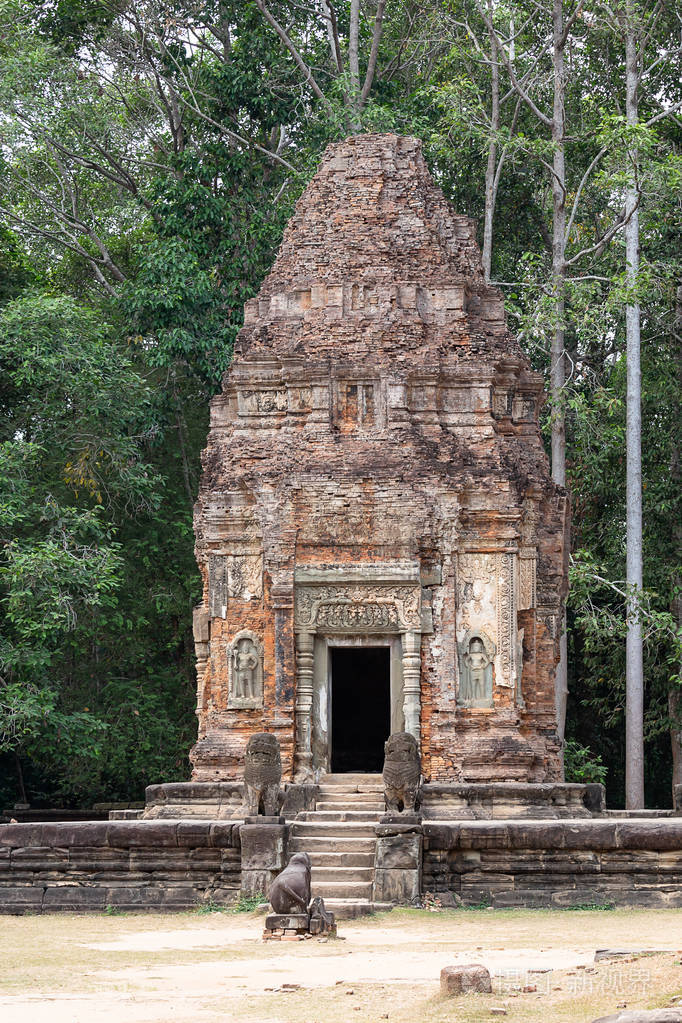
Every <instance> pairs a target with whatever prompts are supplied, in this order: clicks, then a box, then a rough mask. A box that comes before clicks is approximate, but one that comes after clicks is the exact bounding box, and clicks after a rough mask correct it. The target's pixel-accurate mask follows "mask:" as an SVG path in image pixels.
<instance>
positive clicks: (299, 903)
mask: <svg viewBox="0 0 682 1023" xmlns="http://www.w3.org/2000/svg"><path fill="white" fill-rule="evenodd" d="M310 876H311V870H310V856H308V853H304V852H301V853H294V855H293V856H292V857H291V859H290V860H289V862H288V863H287V865H286V867H285V868H284V870H283V871H282V872H281V874H278V875H277V877H276V878H275V880H274V881H273V882H272V884H271V885H270V891H269V892H268V898H269V900H270V905H271V906H272V908H273V910H274V911H275V913H306V914H307V912H308V905H309V904H310Z"/></svg>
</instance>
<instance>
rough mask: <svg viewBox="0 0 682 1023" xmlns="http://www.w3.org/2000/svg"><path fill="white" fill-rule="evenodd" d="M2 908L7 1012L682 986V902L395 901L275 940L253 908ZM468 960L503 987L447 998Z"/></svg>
mask: <svg viewBox="0 0 682 1023" xmlns="http://www.w3.org/2000/svg"><path fill="white" fill-rule="evenodd" d="M0 919H1V923H0V1021H2V1023H48V1021H49V1023H114V1021H116V1023H123V1021H125V1023H138V1021H139V1023H157V1021H158V1023H160V1021H163V1023H168V1021H169V1020H172V1023H189V1021H192V1023H213V1021H218V1020H220V1021H223V1020H224V1021H235V1023H236V1021H239V1023H242V1021H244V1023H299V1021H300V1023H347V1021H348V1020H349V1019H351V1020H353V1021H358V1023H379V1021H381V1020H384V1019H389V1020H390V1021H392V1023H415V1021H424V1023H446V1021H447V1023H457V1021H461V1023H472V1021H478V1020H492V1019H496V1018H505V1019H507V1020H509V1021H510V1023H534V1021H538V1023H555V1021H556V1023H569V1021H570V1023H582V1021H585V1023H588V1021H590V1020H592V1019H594V1018H595V1017H597V1016H599V1015H604V1014H606V1013H608V1012H614V1011H615V1010H616V1008H617V1007H619V1006H621V1005H625V1004H626V1005H627V1007H628V1008H636V1007H647V1008H654V1007H657V1006H661V1005H670V1004H673V999H674V998H675V996H678V995H682V966H681V965H680V957H681V954H682V953H681V952H680V951H679V950H682V913H680V912H676V911H657V912H649V911H642V910H630V911H627V910H617V911H612V912H598V911H597V912H595V911H575V912H569V911H563V912H561V911H526V910H513V911H492V910H467V911H464V910H449V911H442V912H437V913H430V912H427V911H418V910H396V911H394V912H393V913H389V914H385V915H381V916H378V917H374V918H371V919H366V920H359V921H348V922H343V921H342V922H341V923H340V926H339V934H340V937H341V939H342V940H338V941H317V940H311V941H306V942H298V943H294V942H290V943H273V942H269V943H267V944H266V943H264V942H262V940H261V931H262V917H259V916H257V915H255V914H243V913H210V914H198V913H195V914H190V913H188V914H181V915H177V916H145V915H135V914H122V915H117V916H79V915H62V916H45V917H4V918H0ZM603 948H610V949H619V950H629V952H630V954H628V955H626V956H624V957H620V958H615V957H614V958H611V959H607V960H603V961H602V962H599V963H596V964H595V962H594V957H595V951H596V950H597V949H603ZM642 953H648V954H642ZM651 953H656V954H651ZM472 962H477V963H482V964H484V965H485V966H487V967H488V969H489V970H490V972H491V974H492V975H493V990H494V993H493V994H492V995H477V996H468V997H466V998H443V997H442V996H441V995H440V991H439V974H440V969H441V967H443V966H446V965H450V964H455V963H472ZM524 988H525V989H526V990H524ZM493 1009H506V1015H505V1016H504V1017H502V1016H501V1014H499V1013H494V1012H492V1010H493Z"/></svg>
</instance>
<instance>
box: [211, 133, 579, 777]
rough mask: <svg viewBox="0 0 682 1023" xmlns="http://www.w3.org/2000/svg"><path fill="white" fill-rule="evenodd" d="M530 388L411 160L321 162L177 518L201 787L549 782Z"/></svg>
mask: <svg viewBox="0 0 682 1023" xmlns="http://www.w3.org/2000/svg"><path fill="white" fill-rule="evenodd" d="M542 400H543V382H542V378H541V377H540V376H539V375H538V374H537V373H534V372H532V371H531V369H530V366H529V363H528V360H527V358H526V357H525V356H524V354H523V352H522V351H521V349H520V347H519V345H518V343H517V341H516V340H515V339H514V337H513V336H512V335H511V334H510V333H509V331H508V330H507V327H506V323H505V317H504V310H503V304H502V299H501V296H500V294H499V292H498V291H497V290H496V289H495V288H493V287H491V286H490V285H488V284H486V283H485V281H484V278H483V272H482V268H481V260H480V253H479V250H478V247H477V244H476V241H475V233H474V224H473V222H472V221H471V220H470V219H468V218H467V217H464V216H458V215H456V214H455V213H454V212H453V210H452V208H451V207H450V205H449V203H448V202H447V201H446V200H445V198H444V196H443V194H442V192H441V191H440V189H438V188H437V187H436V186H435V185H434V183H433V181H432V179H431V176H430V174H429V172H428V170H427V167H426V164H425V162H424V159H423V157H422V154H421V146H420V143H419V142H418V141H417V140H416V139H413V138H401V137H397V136H395V135H365V136H358V137H355V138H351V139H348V140H346V141H345V142H342V143H338V144H335V145H331V146H329V147H328V149H327V150H326V152H325V154H324V157H323V159H322V163H321V166H320V168H319V170H318V172H317V174H316V175H315V177H314V178H313V179H312V181H311V182H310V184H309V186H308V188H307V189H306V191H305V192H304V194H303V196H302V197H301V199H300V200H299V201H298V203H297V205H296V209H295V212H294V215H293V217H292V219H291V221H290V223H289V225H288V227H287V229H286V232H285V235H284V240H283V242H282V246H281V249H280V251H279V254H278V256H277V260H276V262H275V265H274V267H273V269H272V271H271V273H270V274H269V276H268V277H267V278H266V280H265V282H264V284H263V287H262V288H261V291H260V293H259V295H258V297H257V298H255V299H252V300H251V301H250V302H248V303H247V305H246V309H245V320H244V327H243V328H242V330H241V331H240V333H239V336H238V338H237V343H236V348H235V357H234V362H233V364H232V366H231V368H230V370H229V371H228V372H227V373H226V375H225V379H224V382H223V390H222V393H221V394H219V395H218V396H217V397H216V398H214V399H213V401H212V403H211V427H210V433H209V438H208V445H207V448H206V451H205V452H204V456H203V466H204V471H203V476H202V482H201V489H200V493H199V499H198V501H197V505H196V511H195V528H196V541H197V542H196V553H197V559H198V562H199V567H200V569H201V573H202V577H203V584H204V589H203V600H202V603H201V605H200V606H199V608H197V610H196V612H195V642H196V649H197V658H198V665H197V671H198V704H197V714H198V718H199V738H198V741H197V743H196V745H195V747H194V749H193V751H192V754H191V759H192V762H193V765H194V772H193V779H194V780H195V781H210V780H214V779H225V780H228V779H233V778H238V777H240V776H241V765H242V763H243V754H244V748H245V745H246V742H247V739H248V737H249V735H251V734H252V733H253V732H256V731H262V730H266V731H271V732H274V733H275V734H276V735H277V736H278V738H279V740H280V743H281V747H282V759H283V768H284V771H283V778H284V779H285V780H289V781H291V780H296V781H307V780H310V779H312V778H319V777H320V776H321V775H323V774H324V773H325V772H328V771H335V772H341V771H379V770H381V762H382V756H383V741H384V740H385V738H386V737H387V735H388V734H389V732H390V731H401V730H406V731H409V732H411V733H412V734H414V735H415V736H416V737H417V739H418V741H419V743H420V748H421V756H422V770H423V773H424V776H425V777H426V778H427V779H430V780H431V781H432V782H438V781H443V782H445V781H461V782H468V781H493V782H498V781H525V782H541V781H556V780H558V779H559V778H560V777H561V755H560V747H559V743H558V741H557V737H556V714H555V694H554V676H555V666H556V663H557V659H558V645H559V629H560V623H561V613H562V600H563V596H564V593H565V588H566V547H567V522H566V519H567V501H566V496H565V493H564V492H563V491H562V490H561V488H559V487H557V486H556V485H555V484H554V483H553V482H552V480H551V478H550V474H549V470H548V464H547V458H546V456H545V453H544V450H543V446H542V441H541V437H540V431H539V428H538V412H539V408H540V404H541V402H542Z"/></svg>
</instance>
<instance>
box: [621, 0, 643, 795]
mask: <svg viewBox="0 0 682 1023" xmlns="http://www.w3.org/2000/svg"><path fill="white" fill-rule="evenodd" d="M625 19H626V26H625V112H626V117H627V123H628V125H631V126H633V127H636V125H637V121H638V109H637V86H638V84H639V82H638V78H639V66H638V65H639V62H638V57H637V39H636V36H635V15H634V11H633V5H632V0H628V2H627V3H626V10H625ZM629 159H630V174H629V179H628V186H627V192H626V197H625V205H626V217H627V221H626V225H625V261H626V267H625V276H626V281H627V286H628V302H627V305H626V308H625V333H626V351H627V416H626V439H625V444H626V466H627V470H626V487H625V491H626V493H625V502H626V533H627V537H626V555H625V560H626V580H627V590H628V605H627V637H626V641H625V691H626V696H625V702H626V706H625V806H626V808H627V809H628V810H636V809H640V808H641V807H643V806H644V664H643V654H642V622H641V614H640V597H641V591H642V378H641V369H640V310H639V298H638V297H637V285H638V281H637V278H638V274H639V214H638V211H637V207H638V205H639V196H638V182H637V151H636V150H631V151H630V154H629Z"/></svg>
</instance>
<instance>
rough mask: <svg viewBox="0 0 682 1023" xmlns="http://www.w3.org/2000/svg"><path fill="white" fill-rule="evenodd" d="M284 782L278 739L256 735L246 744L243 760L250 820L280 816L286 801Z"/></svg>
mask: <svg viewBox="0 0 682 1023" xmlns="http://www.w3.org/2000/svg"><path fill="white" fill-rule="evenodd" d="M281 780H282V757H281V755H280V751H279V741H278V739H277V736H276V735H272V734H271V733H270V732H256V733H255V734H254V735H252V736H251V738H250V739H249V741H248V743H247V744H246V756H245V758H244V802H245V803H246V808H247V811H248V814H249V815H250V816H251V817H256V816H258V814H265V815H266V816H268V817H276V816H277V815H278V814H279V811H280V808H281V806H282V803H283V801H284V794H283V793H282V792H280V787H279V784H280V782H281Z"/></svg>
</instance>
